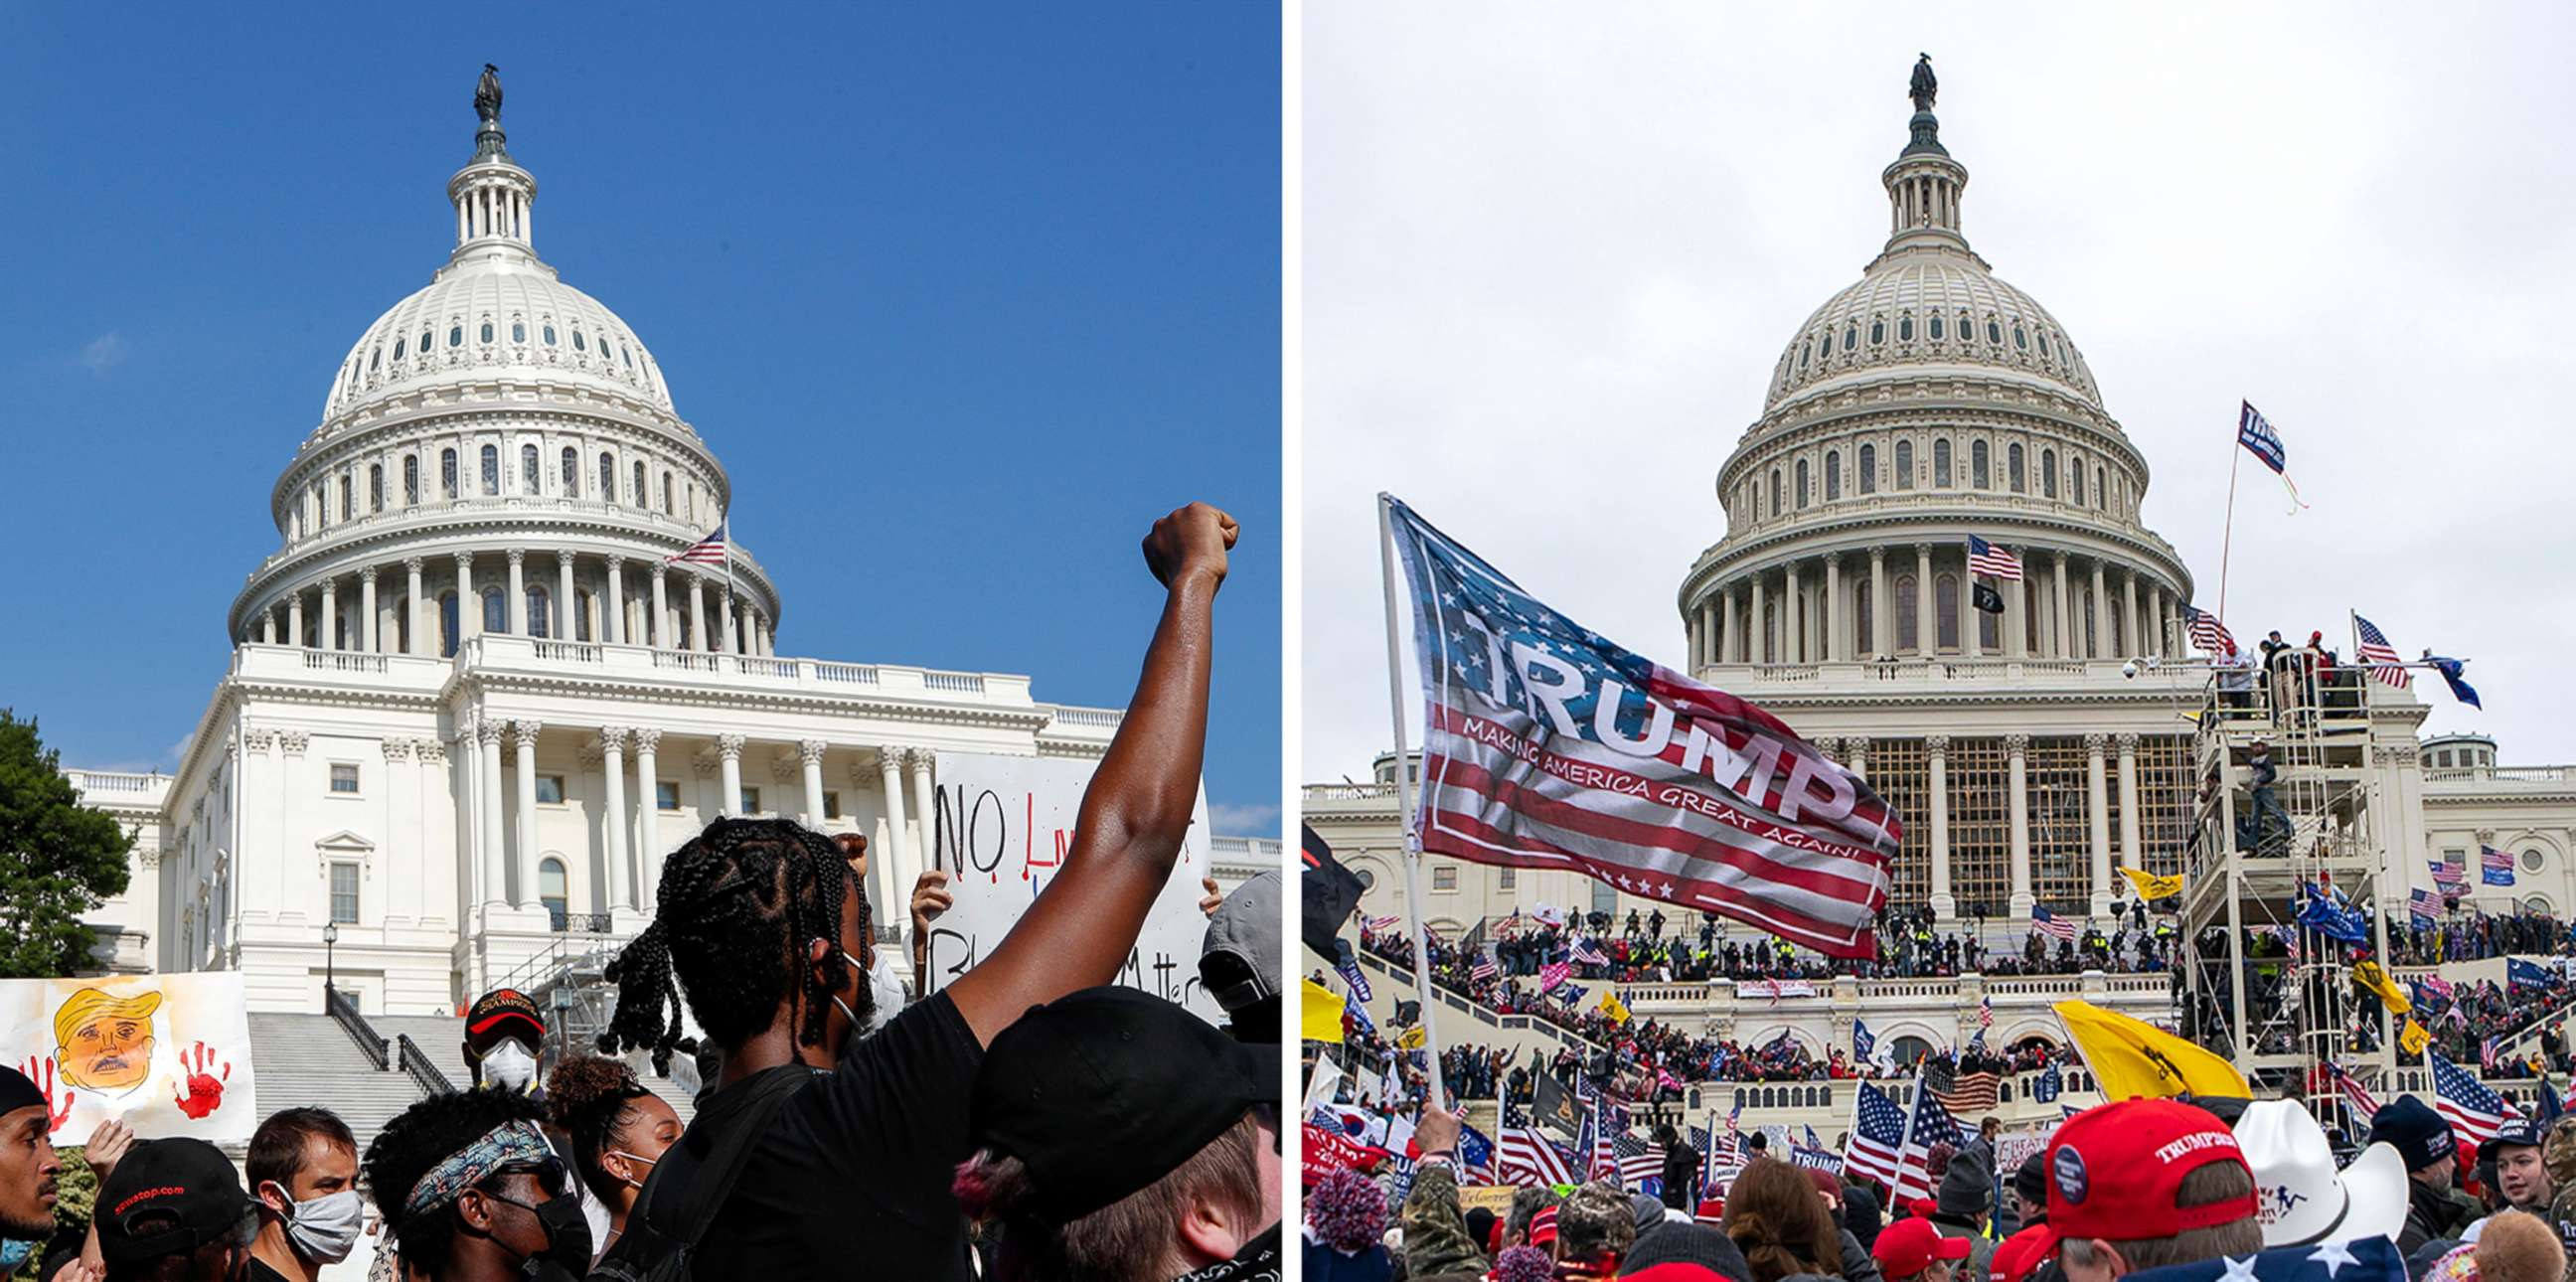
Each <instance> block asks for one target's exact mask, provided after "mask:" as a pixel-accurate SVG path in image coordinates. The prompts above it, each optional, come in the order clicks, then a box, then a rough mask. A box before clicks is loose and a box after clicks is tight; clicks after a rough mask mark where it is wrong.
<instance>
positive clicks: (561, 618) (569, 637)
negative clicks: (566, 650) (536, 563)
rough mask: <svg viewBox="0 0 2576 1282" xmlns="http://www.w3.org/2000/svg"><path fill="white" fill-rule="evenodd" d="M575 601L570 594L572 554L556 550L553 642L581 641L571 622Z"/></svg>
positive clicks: (577, 630) (579, 631) (578, 629)
mask: <svg viewBox="0 0 2576 1282" xmlns="http://www.w3.org/2000/svg"><path fill="white" fill-rule="evenodd" d="M575 599H576V598H575V597H574V596H573V594H572V553H571V552H569V551H562V550H558V551H557V552H556V553H555V620H554V623H555V640H557V641H578V640H580V639H581V629H580V628H579V627H576V626H575V625H574V624H573V621H572V612H573V602H574V600H575Z"/></svg>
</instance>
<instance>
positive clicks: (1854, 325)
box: [1843, 321, 1860, 352]
mask: <svg viewBox="0 0 2576 1282" xmlns="http://www.w3.org/2000/svg"><path fill="white" fill-rule="evenodd" d="M1858 346H1860V324H1859V322H1857V321H1850V322H1845V323H1844V325H1843V350H1844V351H1846V352H1848V351H1850V350H1852V349H1853V348H1855V347H1858Z"/></svg>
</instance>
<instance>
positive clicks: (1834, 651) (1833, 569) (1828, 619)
mask: <svg viewBox="0 0 2576 1282" xmlns="http://www.w3.org/2000/svg"><path fill="white" fill-rule="evenodd" d="M1821 657H1822V658H1823V659H1824V661H1825V662H1827V663H1835V662H1839V661H1841V660H1844V659H1848V658H1850V657H1851V641H1850V639H1849V638H1847V637H1845V636H1844V635H1843V554H1842V553H1840V552H1833V553H1828V554H1827V555H1826V557H1825V645H1824V654H1823V655H1822V656H1821Z"/></svg>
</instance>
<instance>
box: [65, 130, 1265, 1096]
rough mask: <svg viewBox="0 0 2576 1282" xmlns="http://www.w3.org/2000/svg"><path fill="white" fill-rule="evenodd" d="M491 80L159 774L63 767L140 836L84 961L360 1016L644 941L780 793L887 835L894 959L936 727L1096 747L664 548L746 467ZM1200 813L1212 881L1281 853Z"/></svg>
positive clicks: (823, 818)
mask: <svg viewBox="0 0 2576 1282" xmlns="http://www.w3.org/2000/svg"><path fill="white" fill-rule="evenodd" d="M492 97H493V99H494V100H493V101H492V102H491V103H490V104H489V109H488V110H484V111H483V112H482V115H483V123H482V127H481V128H480V130H479V131H478V133H477V134H476V137H475V146H474V151H473V154H472V158H471V159H470V160H468V161H467V162H466V164H465V165H464V167H463V168H461V169H459V170H457V171H456V173H455V174H454V175H453V176H452V177H450V178H449V179H448V180H447V187H446V194H447V200H448V202H449V204H450V206H451V209H452V215H453V228H454V245H453V246H452V247H451V248H450V249H449V250H448V251H447V253H446V255H445V258H444V261H443V262H441V263H439V264H438V265H437V266H436V270H435V271H434V272H433V273H432V274H431V276H430V279H429V283H428V284H426V285H425V286H423V287H421V288H420V289H418V290H415V291H413V292H411V293H410V294H408V295H406V296H405V297H403V298H402V299H401V300H400V301H398V302H395V303H394V304H393V305H392V306H391V307H389V308H387V309H386V310H385V312H384V314H383V315H382V316H380V317H378V318H377V319H376V320H375V321H374V323H372V324H370V325H368V326H367V327H366V329H365V331H364V332H363V333H361V334H360V335H359V336H358V339H357V341H356V343H355V344H353V345H352V346H351V347H350V349H349V352H348V355H347V357H346V358H345V359H344V360H342V361H341V362H340V364H339V366H338V367H337V368H336V369H333V370H331V371H329V372H328V386H327V387H325V388H323V389H321V390H322V393H323V397H322V405H321V415H320V421H319V423H318V424H317V425H316V426H315V427H314V428H313V429H312V430H311V431H310V432H309V433H307V434H306V436H305V437H304V439H303V441H302V443H301V444H299V445H298V446H297V447H296V448H295V451H294V454H293V457H292V458H291V459H290V460H288V462H287V463H286V466H285V467H284V469H283V470H282V471H281V472H280V473H279V474H278V477H277V482H276V484H275V486H274V487H273V488H272V489H271V490H270V492H269V494H268V519H269V520H270V521H271V522H272V523H273V524H274V525H275V526H276V529H277V534H278V540H279V545H278V548H277V550H276V551H275V552H274V553H272V554H271V555H269V556H268V557H267V558H266V559H265V560H263V561H262V562H260V563H259V564H258V565H256V566H253V567H250V573H249V575H248V577H247V578H246V580H245V581H244V583H243V585H242V588H241V592H240V594H239V596H238V597H236V598H235V600H234V602H233V605H232V608H231V612H230V614H229V616H228V617H227V618H226V619H225V621H224V632H225V637H226V640H227V641H228V643H229V646H230V661H229V666H228V667H227V669H226V671H225V672H224V674H223V677H222V679H221V680H220V681H218V682H217V683H216V685H215V688H214V690H213V692H212V694H211V696H210V698H209V699H208V701H207V704H206V707H205V711H204V713H203V714H202V716H201V717H200V718H199V719H198V721H197V723H196V728H195V731H194V733H193V735H192V736H191V737H190V739H189V740H188V743H187V747H186V748H185V750H184V753H183V756H182V759H181V761H180V763H179V765H178V768H177V770H176V771H175V773H172V774H168V775H158V774H155V775H139V774H121V773H112V772H99V771H83V770H72V771H69V772H68V773H69V774H70V776H71V778H72V780H73V782H74V783H75V784H76V785H77V786H78V787H79V789H80V790H81V792H82V794H83V796H84V799H85V800H86V802H87V803H88V804H90V805H93V806H97V807H100V808H103V809H105V810H107V811H108V812H109V813H111V814H113V815H115V816H116V817H117V818H119V819H120V820H122V821H124V822H125V823H126V824H128V825H129V827H130V828H131V830H133V831H134V832H135V833H136V835H137V840H136V842H135V847H134V854H133V860H134V866H133V870H132V871H133V878H132V884H131V888H130V889H129V890H128V891H127V892H126V893H125V894H124V895H121V896H119V897H117V898H116V899H114V900H112V901H110V902H109V903H107V904H106V905H104V906H103V907H102V908H101V909H100V910H98V911H97V912H96V913H94V914H92V915H91V917H90V918H89V920H90V921H91V922H92V923H93V924H94V925H95V926H96V927H97V928H98V929H99V932H100V935H101V944H100V947H99V949H98V954H99V959H100V963H101V965H102V967H103V968H104V969H107V970H111V971H126V972H133V971H192V970H237V971H239V972H241V973H242V975H243V976H244V977H245V986H246V989H247V992H248V995H249V1002H250V1006H251V1009H252V1011H253V1012H254V1013H255V1014H256V1013H257V1012H290V1011H292V1012H320V1011H322V1010H323V1009H324V996H323V986H324V981H325V975H326V971H327V973H328V974H329V975H330V977H331V979H332V981H333V982H334V983H335V985H336V986H337V988H338V989H339V990H340V991H341V992H343V993H345V994H348V995H350V996H351V997H353V998H354V999H355V1002H356V1006H357V1009H358V1011H360V1012H363V1013H364V1014H366V1015H369V1016H375V1015H384V1016H428V1015H438V1016H449V1017H452V1016H453V1015H454V1014H456V1013H458V1009H459V1007H460V1005H461V1004H462V1003H465V1002H468V1001H470V1000H472V998H473V997H474V996H475V995H477V994H479V993H481V992H483V991H485V990H486V989H487V988H489V987H492V986H494V985H496V984H499V983H504V982H509V983H516V984H520V985H523V986H527V987H529V988H531V990H534V989H535V988H536V987H537V986H538V985H539V983H540V982H541V981H542V980H543V979H545V978H546V974H545V972H546V970H547V968H548V967H549V966H552V965H555V964H557V963H558V962H559V961H560V960H561V959H564V958H566V957H568V956H571V955H573V954H575V953H582V952H586V953H589V954H591V955H593V956H596V955H598V954H600V953H602V952H604V951H605V950H606V949H608V948H613V947H614V946H615V945H616V944H618V943H619V942H621V941H623V940H624V939H627V938H630V937H632V936H633V935H634V934H635V933H636V932H637V931H639V930H640V929H642V927H643V926H644V924H645V923H646V922H647V921H648V920H649V919H650V917H651V912H652V905H653V903H654V894H655V887H656V883H657V879H658V876H659V873H660V869H661V863H662V860H663V858H664V856H665V855H666V854H667V853H668V852H670V851H671V850H673V849H675V848H676V847H677V846H679V845H680V844H681V843H682V842H684V841H686V840H687V839H688V838H689V837H690V836H691V835H693V834H694V833H696V832H697V831H698V829H700V828H701V827H703V826H704V825H705V824H707V823H709V822H711V821H712V820H713V819H714V818H716V817H718V816H722V815H775V816H782V817H787V818H792V819H795V820H798V821H800V822H803V823H806V824H808V825H811V826H813V827H816V828H819V829H821V830H823V831H826V832H830V833H858V834H862V835H865V836H867V837H868V838H869V839H870V840H869V850H870V853H871V858H870V868H869V881H870V884H869V887H868V891H869V894H870V896H871V897H872V899H873V901H874V902H875V903H876V904H877V905H879V907H878V920H879V922H880V923H881V924H882V925H881V930H882V931H883V932H885V933H884V934H883V935H882V936H881V938H882V939H883V940H884V944H883V945H882V946H884V947H885V948H886V951H887V956H888V959H889V960H890V961H891V962H893V963H894V964H895V965H897V966H898V968H900V969H904V970H908V969H909V965H908V959H907V958H906V957H904V955H903V950H902V949H900V948H899V947H894V946H893V940H894V938H895V937H894V935H893V933H892V932H894V931H896V930H898V929H900V927H899V925H898V923H897V921H896V920H895V919H898V918H900V916H901V909H900V908H899V907H895V906H899V905H901V904H903V903H905V902H907V901H908V899H909V895H910V888H911V885H912V881H913V879H914V877H915V876H916V875H917V874H918V873H919V871H920V870H921V869H922V868H923V866H924V864H925V862H926V860H927V856H928V843H929V839H930V834H931V832H932V829H933V823H932V821H931V820H929V819H928V816H929V815H930V814H931V813H932V803H933V797H934V788H935V784H936V778H935V770H934V765H935V761H936V757H937V754H939V753H940V752H943V751H947V752H972V753H991V754H1003V755H1018V756H1045V757H1068V758H1097V757H1098V756H1099V755H1100V754H1101V753H1102V752H1103V751H1105V750H1106V748H1107V746H1108V743H1109V739H1110V736H1111V735H1112V734H1113V733H1114V732H1115V730H1116V729H1117V726H1118V724H1119V720H1120V716H1121V713H1120V711H1119V710H1118V709H1114V708H1090V707H1070V706H1064V705H1059V704H1054V703H1048V702H1044V701H1041V700H1040V699H1038V698H1037V697H1036V695H1035V693H1034V692H1033V691H1032V690H1031V683H1030V680H1029V678H1028V677H1026V676H1018V675H1012V674H1007V673H995V672H948V671H936V670H927V669H923V668H917V667H905V666H900V665H895V664H883V663H869V662H862V661H844V660H831V659H819V658H799V657H790V656H791V655H793V653H794V652H793V650H792V649H788V648H786V647H787V645H788V644H790V643H788V642H786V641H784V640H783V639H782V638H783V633H782V627H783V625H784V621H785V620H786V618H787V608H786V596H785V593H784V591H783V589H782V587H781V585H780V584H778V583H777V582H775V581H773V580H772V578H771V577H770V575H769V573H768V572H767V571H766V570H765V569H763V568H762V566H761V563H760V560H759V558H758V557H757V556H756V555H754V553H753V551H752V550H751V549H748V548H745V547H742V546H740V545H739V544H736V545H735V546H733V548H732V550H731V556H730V563H729V564H727V563H725V562H723V561H721V560H719V561H715V562H712V563H699V562H677V563H675V562H674V561H673V558H674V557H675V556H676V555H677V554H679V553H681V552H682V551H683V550H685V549H688V548H690V547H692V546H693V545H696V544H698V543H699V542H700V541H701V540H703V539H706V538H707V537H708V536H709V534H710V533H711V532H713V531H715V530H716V529H717V526H718V522H719V521H720V519H721V518H722V517H723V514H724V513H725V512H726V511H727V509H728V508H729V507H730V506H731V503H732V492H731V484H730V481H729V480H728V478H727V476H726V473H725V469H724V467H723V465H722V464H720V463H719V462H718V461H717V458H716V455H715V452H714V450H713V449H712V448H711V446H710V444H709V442H708V439H707V438H706V437H704V436H702V435H701V434H700V433H699V430H698V429H697V428H696V427H694V426H692V425H691V424H690V423H689V422H688V421H687V420H685V419H683V418H682V417H681V416H680V412H679V409H678V403H677V401H676V400H675V398H674V395H673V393H672V389H671V385H670V383H669V380H668V377H667V373H666V371H665V370H664V368H663V367H662V365H661V363H660V361H659V360H657V359H656V358H655V356H654V354H653V352H652V350H651V349H650V348H648V347H647V346H646V345H645V343H644V340H643V338H642V337H641V336H640V335H639V334H638V333H637V332H636V331H635V329H634V328H633V327H632V326H630V325H628V324H627V323H626V321H625V320H624V319H622V318H620V317H619V316H618V315H617V313H615V312H614V311H611V310H610V309H609V308H608V307H607V306H606V305H605V304H603V303H601V302H600V301H599V300H598V299H596V298H593V297H592V296H591V295H589V294H587V293H584V292H583V291H581V290H579V289H576V288H574V287H573V286H572V285H570V284H567V283H565V282H564V281H563V280H561V279H560V278H559V276H558V274H557V272H556V270H555V269H554V268H553V267H551V266H548V265H547V263H546V262H545V260H544V259H542V258H540V257H539V256H538V253H537V240H536V234H535V220H534V212H535V207H536V203H537V180H536V178H535V176H534V175H533V174H532V173H531V172H530V171H529V170H528V169H526V168H524V167H523V166H521V165H520V164H519V162H518V161H517V160H515V159H513V158H512V156H511V154H510V151H509V149H508V146H507V141H506V139H505V137H504V135H503V132H502V130H501V126H500V119H499V116H500V111H499V104H498V101H497V98H498V95H497V92H496V93H494V94H493V95H492ZM482 105H483V104H481V103H478V107H480V106H482ZM426 248H427V247H426V246H424V249H426ZM1211 844H1212V846H1213V851H1214V858H1215V864H1214V867H1215V871H1216V872H1217V874H1218V876H1219V879H1220V881H1221V882H1224V883H1227V884H1229V885H1230V884H1231V883H1233V882H1235V881H1239V880H1240V879H1241V878H1243V877H1246V876H1249V875H1250V874H1251V873H1253V872H1255V871H1258V870H1259V869H1260V868H1262V867H1275V866H1277V864H1278V852H1279V844H1278V842H1276V841H1275V840H1272V839H1243V838H1235V839H1226V838H1216V839H1215V840H1214V841H1213V842H1212V843H1211ZM424 1040H429V1039H427V1038H424ZM340 1049H341V1051H342V1052H343V1053H346V1047H345V1046H343V1047H341V1048H340ZM380 1058H381V1056H380Z"/></svg>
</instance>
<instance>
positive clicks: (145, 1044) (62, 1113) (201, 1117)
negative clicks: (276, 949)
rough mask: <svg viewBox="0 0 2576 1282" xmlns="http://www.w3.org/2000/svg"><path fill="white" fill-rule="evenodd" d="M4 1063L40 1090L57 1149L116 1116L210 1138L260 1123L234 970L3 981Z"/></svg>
mask: <svg viewBox="0 0 2576 1282" xmlns="http://www.w3.org/2000/svg"><path fill="white" fill-rule="evenodd" d="M0 1063H5V1064H7V1065H9V1066H10V1067H12V1068H15V1069H17V1070H18V1071H19V1072H22V1073H25V1074H26V1075H27V1076H28V1077H29V1078H32V1079H34V1081H35V1083H36V1086H37V1088H38V1089H40V1090H42V1091H44V1092H45V1099H46V1101H47V1105H48V1107H49V1108H50V1109H51V1110H52V1115H53V1116H52V1121H53V1141H54V1143H56V1144H60V1145H66V1146H68V1145H77V1144H85V1143H87V1142H88V1141H89V1135H90V1132H91V1131H93V1130H95V1129H97V1127H98V1126H99V1124H100V1123H102V1122H106V1121H109V1120H111V1119H116V1118H122V1119H124V1121H125V1124H126V1125H128V1126H130V1127H132V1128H134V1133H135V1134H137V1135H148V1136H152V1137H154V1138H161V1137H165V1136H172V1135H193V1136H195V1137H197V1138H199V1139H203V1140H210V1141H213V1142H215V1143H218V1144H221V1143H227V1142H230V1143H247V1142H248V1141H249V1140H250V1133H251V1131H253V1130H254V1129H256V1128H257V1127H258V1126H259V1119H260V1112H259V1102H258V1098H257V1096H256V1095H255V1093H254V1092H253V1089H252V1073H251V1054H250V1020H249V1018H248V1016H247V1015H245V1014H244V1013H243V1006H242V977H241V974H240V972H238V971H226V972H219V973H208V974H184V975H119V976H111V977H102V978H97V979H8V980H0Z"/></svg>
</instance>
